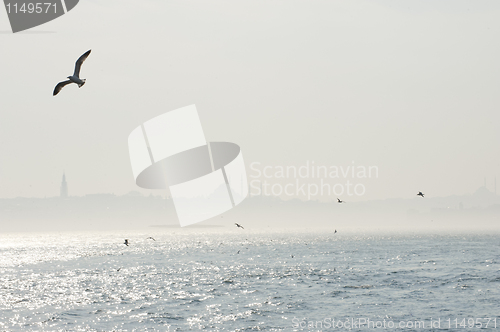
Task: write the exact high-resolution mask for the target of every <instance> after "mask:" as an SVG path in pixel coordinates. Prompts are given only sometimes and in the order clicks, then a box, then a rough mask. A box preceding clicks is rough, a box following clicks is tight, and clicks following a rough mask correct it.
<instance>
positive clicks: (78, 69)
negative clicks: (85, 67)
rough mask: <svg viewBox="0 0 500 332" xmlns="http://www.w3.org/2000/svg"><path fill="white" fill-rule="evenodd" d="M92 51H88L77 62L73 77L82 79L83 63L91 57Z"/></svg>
mask: <svg viewBox="0 0 500 332" xmlns="http://www.w3.org/2000/svg"><path fill="white" fill-rule="evenodd" d="M90 51H92V50H88V51H87V52H85V53H84V54H83V55H82V56H81V57H79V58H78V60H76V63H75V73H74V74H73V76H76V77H80V68H81V67H82V63H83V62H84V61H85V60H86V59H87V57H88V56H89V54H90Z"/></svg>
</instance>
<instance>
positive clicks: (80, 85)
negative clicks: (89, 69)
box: [78, 79, 86, 88]
mask: <svg viewBox="0 0 500 332" xmlns="http://www.w3.org/2000/svg"><path fill="white" fill-rule="evenodd" d="M82 81H83V83H82V84H78V87H79V88H81V87H82V86H84V85H85V81H86V79H83V80H82Z"/></svg>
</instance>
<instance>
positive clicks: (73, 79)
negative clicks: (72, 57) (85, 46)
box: [53, 50, 91, 96]
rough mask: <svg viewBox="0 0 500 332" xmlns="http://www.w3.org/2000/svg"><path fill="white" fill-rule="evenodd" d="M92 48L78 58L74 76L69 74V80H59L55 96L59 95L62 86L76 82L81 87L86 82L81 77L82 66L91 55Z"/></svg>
mask: <svg viewBox="0 0 500 332" xmlns="http://www.w3.org/2000/svg"><path fill="white" fill-rule="evenodd" d="M90 51H91V50H88V51H87V52H85V53H84V54H83V55H82V56H81V57H79V58H78V60H76V63H75V72H74V74H73V75H72V76H68V78H69V80H67V81H63V82H59V83H58V84H57V85H56V88H55V89H54V93H53V96H55V95H57V94H58V93H59V91H61V89H62V88H64V87H65V86H66V85H68V84H71V83H76V84H78V87H79V88H81V87H82V86H83V85H84V84H85V79H81V78H80V68H81V67H82V63H83V62H84V61H85V59H87V57H88V56H89V54H90Z"/></svg>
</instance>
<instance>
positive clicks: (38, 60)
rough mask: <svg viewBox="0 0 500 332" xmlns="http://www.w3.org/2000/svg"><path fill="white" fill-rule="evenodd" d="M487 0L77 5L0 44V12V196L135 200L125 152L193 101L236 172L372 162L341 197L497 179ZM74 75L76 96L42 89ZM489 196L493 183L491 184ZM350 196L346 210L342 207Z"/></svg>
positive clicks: (495, 45) (492, 16)
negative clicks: (356, 191) (360, 189)
mask: <svg viewBox="0 0 500 332" xmlns="http://www.w3.org/2000/svg"><path fill="white" fill-rule="evenodd" d="M499 18H500V3H499V2H498V1H480V2H479V1H457V0H453V1H451V0H449V1H430V0H429V1H401V0H393V1H310V0H307V1H305V0H304V1H255V0H252V1H249V0H248V1H247V0H245V1H229V0H228V1H204V0H200V1H185V0H182V1H159V0H141V1H129V0H106V1H94V0H82V1H80V4H79V5H78V6H77V7H75V8H74V9H73V10H72V11H71V12H69V13H68V14H66V15H64V16H63V17H61V18H59V19H56V20H54V21H52V22H49V23H47V24H45V25H42V26H39V27H36V28H33V29H31V30H28V31H27V32H24V33H18V34H12V33H10V26H9V24H8V19H7V15H6V12H5V10H4V9H3V8H0V59H1V61H0V75H1V76H0V77H1V79H0V198H9V197H17V196H35V197H44V196H54V195H58V193H59V184H60V180H61V175H62V172H63V170H65V171H66V175H67V179H68V183H69V191H70V195H85V194H89V193H115V194H119V195H120V194H124V193H127V192H129V191H131V190H139V191H141V192H144V193H149V192H150V191H145V190H140V189H139V188H138V187H137V186H136V185H135V184H134V180H133V176H132V171H131V168H130V162H129V156H128V147H127V137H128V135H129V133H130V132H131V131H132V130H133V129H134V128H135V127H137V126H138V125H139V124H140V123H142V122H144V121H146V120H149V119H151V118H152V117H154V116H156V115H159V114H161V113H163V112H166V111H169V110H173V109H175V108H178V107H181V106H186V105H190V104H196V106H197V108H198V112H199V115H200V118H201V121H202V124H203V127H204V130H205V136H206V138H207V140H209V141H228V142H234V143H237V144H239V145H240V146H241V148H242V151H243V157H244V159H245V162H246V164H247V165H250V163H252V162H260V163H261V164H262V165H284V166H286V165H296V166H301V165H303V164H304V163H305V162H306V161H307V160H309V161H315V163H316V164H322V165H338V166H342V165H345V166H347V165H351V163H352V161H355V163H356V164H357V165H366V166H369V165H376V166H378V168H379V178H378V179H376V180H371V181H366V188H367V191H366V194H365V195H364V196H363V197H357V198H353V199H354V200H365V199H375V198H388V197H413V196H414V195H415V194H416V192H417V191H418V190H422V191H424V192H426V193H427V195H428V196H446V195H452V194H465V193H471V192H473V191H475V190H476V189H477V188H478V187H479V186H480V185H482V183H483V181H484V180H483V179H484V177H485V176H487V177H488V181H489V187H490V189H493V177H494V176H495V175H498V176H499V177H500V172H499V171H500V153H499V143H500V131H499V130H498V129H499V123H500V110H499V106H500V93H499V92H498V91H499V90H500V78H499V77H500V61H499V60H498V59H500V44H499V42H498V38H499V36H500V19H499ZM88 49H92V54H91V55H90V57H89V58H88V59H87V61H86V62H85V64H84V65H83V67H82V71H81V76H82V77H83V78H86V79H87V84H86V85H85V86H84V87H83V88H82V89H78V88H77V87H76V86H69V87H66V88H65V89H64V90H63V91H62V92H61V93H60V94H59V95H58V96H57V97H52V90H53V88H54V86H55V84H56V83H57V82H59V81H61V80H63V79H64V78H65V77H66V76H68V75H70V74H72V71H73V65H74V62H75V60H76V59H77V58H78V56H80V55H81V54H83V53H84V52H85V51H87V50H88ZM499 181H500V178H499ZM353 199H351V200H353Z"/></svg>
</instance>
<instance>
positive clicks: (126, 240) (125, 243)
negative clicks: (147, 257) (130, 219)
mask: <svg viewBox="0 0 500 332" xmlns="http://www.w3.org/2000/svg"><path fill="white" fill-rule="evenodd" d="M123 244H124V245H126V246H127V247H128V239H125V242H123Z"/></svg>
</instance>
